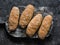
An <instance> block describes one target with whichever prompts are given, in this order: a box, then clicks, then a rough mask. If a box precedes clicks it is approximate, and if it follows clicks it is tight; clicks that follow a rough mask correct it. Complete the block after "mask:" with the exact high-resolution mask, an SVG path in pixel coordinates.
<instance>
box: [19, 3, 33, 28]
mask: <svg viewBox="0 0 60 45" xmlns="http://www.w3.org/2000/svg"><path fill="white" fill-rule="evenodd" d="M33 12H34V6H33V5H31V4H29V5H27V6H26V8H25V10H24V11H23V12H22V14H21V17H20V20H19V25H20V26H21V27H22V28H25V27H26V26H27V25H28V23H29V22H30V20H31V18H32V16H33Z"/></svg>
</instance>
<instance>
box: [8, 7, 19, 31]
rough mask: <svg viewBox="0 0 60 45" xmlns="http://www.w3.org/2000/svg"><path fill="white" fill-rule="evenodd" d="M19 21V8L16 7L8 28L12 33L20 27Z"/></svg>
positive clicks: (11, 13)
mask: <svg viewBox="0 0 60 45" xmlns="http://www.w3.org/2000/svg"><path fill="white" fill-rule="evenodd" d="M18 19H19V8H18V7H15V6H14V7H13V8H12V10H11V12H10V16H9V20H8V28H9V30H10V31H14V30H15V29H16V27H17V25H18Z"/></svg>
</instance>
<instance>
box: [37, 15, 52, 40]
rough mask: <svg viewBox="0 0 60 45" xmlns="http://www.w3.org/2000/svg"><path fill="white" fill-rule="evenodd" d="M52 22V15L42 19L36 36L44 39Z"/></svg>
mask: <svg viewBox="0 0 60 45" xmlns="http://www.w3.org/2000/svg"><path fill="white" fill-rule="evenodd" d="M51 24H52V16H51V15H47V16H45V18H44V19H43V22H42V25H41V27H40V29H39V31H38V36H39V38H40V39H44V38H45V37H46V35H47V34H48V32H49V29H50V26H51Z"/></svg>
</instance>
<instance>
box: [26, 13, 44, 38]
mask: <svg viewBox="0 0 60 45" xmlns="http://www.w3.org/2000/svg"><path fill="white" fill-rule="evenodd" d="M42 19H43V17H42V14H37V15H36V16H35V17H34V18H33V19H32V20H31V21H30V23H29V25H28V27H27V30H26V34H27V35H28V36H29V37H32V36H33V35H34V34H35V32H36V31H37V29H38V28H39V26H40V25H41V22H42Z"/></svg>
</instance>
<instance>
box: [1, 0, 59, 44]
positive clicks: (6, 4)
mask: <svg viewBox="0 0 60 45" xmlns="http://www.w3.org/2000/svg"><path fill="white" fill-rule="evenodd" d="M28 4H33V5H34V6H35V7H36V8H37V7H40V6H47V7H50V10H51V11H52V12H53V14H54V16H53V17H54V27H53V31H52V33H51V36H50V37H49V38H48V39H46V40H44V41H41V40H39V39H38V40H33V39H15V38H11V37H9V36H8V34H7V33H6V32H5V29H4V28H3V26H4V25H2V24H0V27H1V28H0V45H60V0H0V18H1V19H0V23H2V22H4V20H5V19H6V15H9V13H10V10H11V8H12V7H13V6H23V5H24V6H26V5H28Z"/></svg>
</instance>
